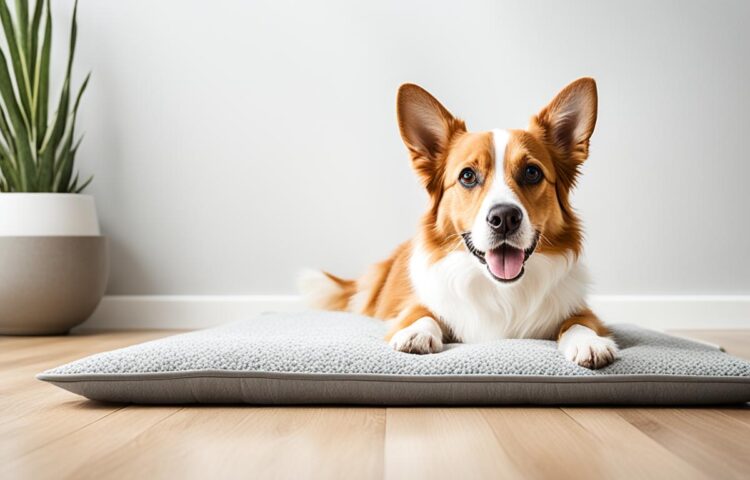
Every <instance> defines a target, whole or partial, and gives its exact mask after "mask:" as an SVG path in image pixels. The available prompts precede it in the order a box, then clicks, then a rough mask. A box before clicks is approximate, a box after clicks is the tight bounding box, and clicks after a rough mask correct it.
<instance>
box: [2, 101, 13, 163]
mask: <svg viewBox="0 0 750 480" xmlns="http://www.w3.org/2000/svg"><path fill="white" fill-rule="evenodd" d="M0 133H2V135H3V139H4V140H5V143H6V146H7V147H8V150H9V151H10V153H11V154H15V151H16V144H15V142H16V139H15V138H14V137H13V132H11V130H10V125H8V118H7V117H6V116H5V110H4V109H3V108H0ZM11 160H13V162H14V163H15V158H14V157H13V156H12V155H11Z"/></svg>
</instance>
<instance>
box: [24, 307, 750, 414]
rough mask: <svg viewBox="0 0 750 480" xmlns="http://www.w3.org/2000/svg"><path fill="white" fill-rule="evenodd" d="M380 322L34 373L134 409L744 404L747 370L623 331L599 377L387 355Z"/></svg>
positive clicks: (320, 316)
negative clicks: (616, 349)
mask: <svg viewBox="0 0 750 480" xmlns="http://www.w3.org/2000/svg"><path fill="white" fill-rule="evenodd" d="M385 331H386V326H385V324H384V323H383V322H381V321H378V320H375V319H372V318H368V317H363V316H358V315H352V314H346V313H331V312H311V313H298V314H269V315H261V316H259V317H257V318H253V319H249V320H245V321H241V322H237V323H232V324H228V325H224V326H221V327H216V328H211V329H207V330H201V331H196V332H191V333H185V334H180V335H175V336H171V337H167V338H163V339H160V340H155V341H150V342H146V343H142V344H138V345H134V346H131V347H127V348H122V349H119V350H113V351H110V352H105V353H100V354H97V355H92V356H90V357H86V358H83V359H81V360H77V361H74V362H72V363H68V364H66V365H63V366H60V367H57V368H54V369H51V370H48V371H46V372H44V373H41V374H39V375H38V378H39V379H40V380H43V381H46V382H50V383H52V384H54V385H56V386H58V387H61V388H64V389H66V390H69V391H71V392H74V393H77V394H79V395H83V396H85V397H87V398H90V399H93V400H102V401H110V402H128V403H141V404H164V403H169V404H183V403H249V404H364V405H470V404H471V405H501V404H546V405H573V404H599V405H604V404H607V405H627V404H629V405H676V404H681V405H699V404H728V403H741V402H747V401H750V362H748V361H745V360H741V359H738V358H735V357H732V356H730V355H727V354H725V353H724V352H722V351H720V350H719V349H718V348H714V347H712V346H710V345H705V344H702V343H698V342H693V341H689V340H685V339H681V338H677V337H672V336H669V335H665V334H662V333H657V332H654V331H651V330H645V329H642V328H638V327H634V326H631V325H615V326H613V327H612V332H613V335H614V338H615V339H616V341H617V343H618V345H619V346H620V356H619V358H618V359H617V360H616V361H615V362H614V363H613V364H611V365H609V366H608V367H606V368H603V369H600V370H588V369H586V368H583V367H579V366H578V365H575V364H574V363H571V362H569V361H567V360H566V359H565V358H564V357H563V356H562V354H561V353H560V352H559V351H558V350H557V348H556V344H555V342H553V341H546V340H499V341H495V342H489V343H482V344H452V345H447V346H446V349H445V350H444V351H443V352H441V353H438V354H432V355H413V354H407V353H401V352H396V351H394V350H392V349H391V348H390V347H389V346H388V344H387V343H386V342H385V341H384V340H383V335H384V334H385Z"/></svg>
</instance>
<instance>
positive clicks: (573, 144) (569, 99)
mask: <svg viewBox="0 0 750 480" xmlns="http://www.w3.org/2000/svg"><path fill="white" fill-rule="evenodd" d="M596 112H597V93H596V82H595V81H594V79H593V78H588V77H584V78H579V79H578V80H576V81H574V82H573V83H571V84H570V85H568V86H567V87H565V88H563V89H562V91H561V92H560V93H558V94H557V96H555V98H554V99H553V100H552V101H551V102H550V103H549V105H547V106H546V107H544V108H543V109H542V111H541V112H539V113H538V114H537V115H536V116H535V117H534V118H532V119H531V128H532V130H533V129H534V128H538V129H540V130H541V134H542V136H543V138H544V140H545V141H546V143H547V144H549V145H550V146H552V147H553V148H554V149H555V151H557V153H558V154H560V155H561V156H573V157H576V158H575V159H576V160H578V161H583V160H585V159H586V157H588V150H589V139H590V138H591V134H592V133H594V126H595V125H596Z"/></svg>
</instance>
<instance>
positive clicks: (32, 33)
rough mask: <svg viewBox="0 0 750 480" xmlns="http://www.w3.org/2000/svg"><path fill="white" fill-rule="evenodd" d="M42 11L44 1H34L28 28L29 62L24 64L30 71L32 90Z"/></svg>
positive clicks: (34, 81) (34, 80)
mask: <svg viewBox="0 0 750 480" xmlns="http://www.w3.org/2000/svg"><path fill="white" fill-rule="evenodd" d="M43 10H44V0H36V3H34V14H33V16H32V17H31V25H30V26H29V60H28V62H27V63H26V64H27V65H28V66H29V69H31V79H30V80H31V85H32V88H33V86H34V84H35V83H36V79H35V78H34V76H35V75H36V68H35V66H36V56H37V53H39V25H41V23H42V11H43Z"/></svg>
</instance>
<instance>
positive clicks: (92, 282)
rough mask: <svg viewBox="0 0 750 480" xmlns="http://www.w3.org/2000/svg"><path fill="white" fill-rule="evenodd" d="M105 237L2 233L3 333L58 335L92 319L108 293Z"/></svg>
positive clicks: (0, 307) (0, 290)
mask: <svg viewBox="0 0 750 480" xmlns="http://www.w3.org/2000/svg"><path fill="white" fill-rule="evenodd" d="M108 276H109V247H108V242H107V238H106V237H103V236H0V334H2V335H54V334H61V333H66V332H68V331H69V330H70V329H71V328H73V327H75V326H76V325H78V324H80V323H82V322H83V321H84V320H86V319H87V318H88V317H89V316H90V315H91V314H92V313H93V312H94V310H95V309H96V307H97V305H98V304H99V301H100V300H101V299H102V296H103V295H104V290H105V288H106V286H107V278H108Z"/></svg>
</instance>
